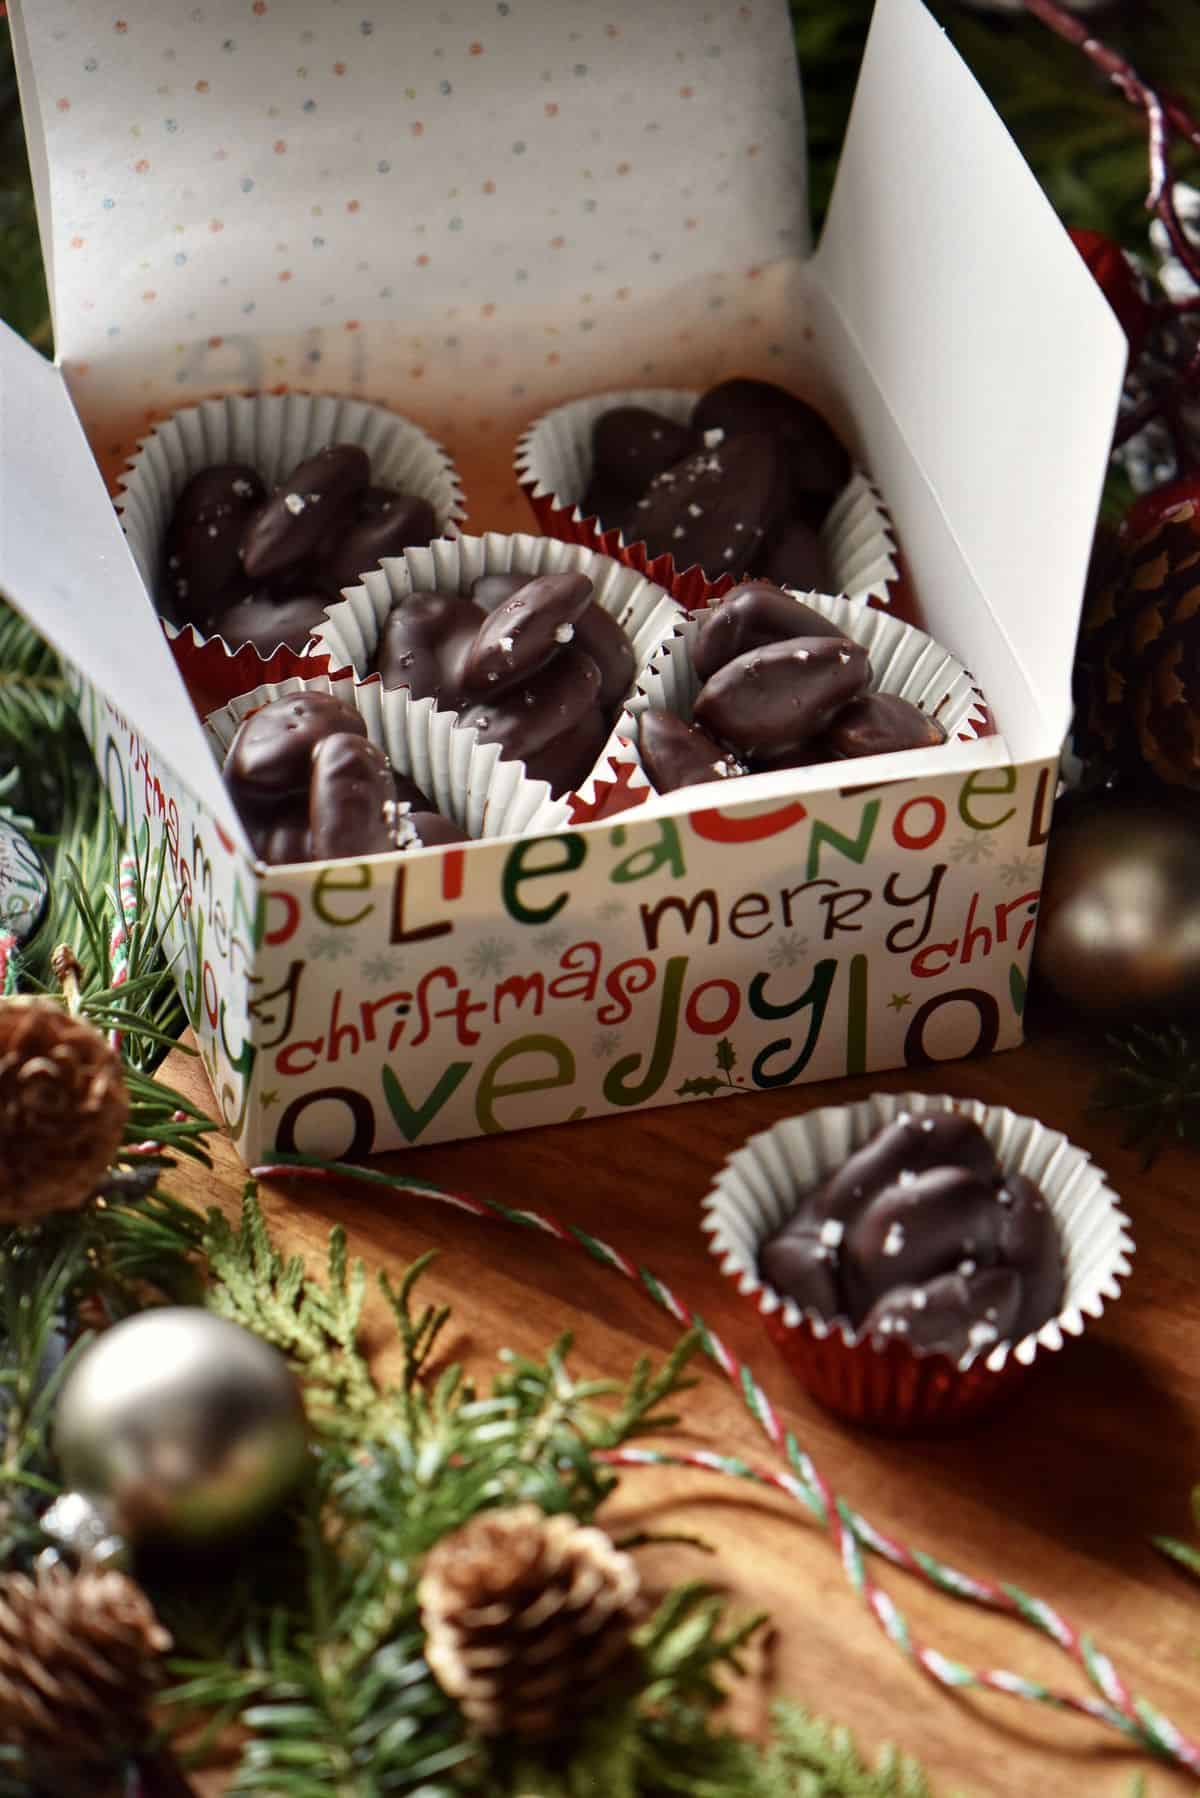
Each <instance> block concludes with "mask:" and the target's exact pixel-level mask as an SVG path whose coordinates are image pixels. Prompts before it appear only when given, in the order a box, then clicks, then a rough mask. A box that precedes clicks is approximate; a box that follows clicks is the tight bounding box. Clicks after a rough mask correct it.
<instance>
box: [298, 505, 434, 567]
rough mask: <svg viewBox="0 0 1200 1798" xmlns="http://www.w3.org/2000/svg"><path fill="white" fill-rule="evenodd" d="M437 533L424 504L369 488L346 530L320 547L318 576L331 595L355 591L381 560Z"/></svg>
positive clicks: (429, 509)
mask: <svg viewBox="0 0 1200 1798" xmlns="http://www.w3.org/2000/svg"><path fill="white" fill-rule="evenodd" d="M436 531H437V516H436V514H435V513H434V510H433V507H432V506H431V505H430V503H429V501H428V500H427V499H422V498H421V497H420V495H419V494H416V493H397V492H394V491H393V490H392V489H391V488H389V487H368V488H367V489H366V491H365V492H364V493H363V494H362V496H361V497H360V499H359V500H358V502H357V505H356V507H355V511H354V514H353V516H352V517H351V518H350V519H349V520H348V521H347V523H346V525H345V527H344V528H343V529H342V530H340V531H336V532H335V533H334V534H333V541H332V542H331V541H330V540H329V538H328V537H327V538H326V540H325V542H324V544H323V545H322V554H321V575H322V577H323V579H324V581H325V582H326V584H327V585H328V586H331V587H332V588H334V589H335V590H340V589H341V588H342V587H354V586H357V585H358V583H359V582H360V581H361V580H362V577H363V575H364V574H366V573H367V572H368V570H370V569H372V568H377V567H378V566H379V563H380V562H381V561H382V559H383V557H384V556H398V555H399V554H400V552H401V550H404V549H413V548H417V549H421V548H424V546H425V545H426V544H427V543H428V542H429V541H430V539H431V538H432V537H433V536H434V534H435V533H436Z"/></svg>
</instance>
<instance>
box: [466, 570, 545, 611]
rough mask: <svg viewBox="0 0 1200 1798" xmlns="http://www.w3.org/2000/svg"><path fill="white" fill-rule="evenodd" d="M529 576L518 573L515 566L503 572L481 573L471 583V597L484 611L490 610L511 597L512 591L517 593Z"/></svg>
mask: <svg viewBox="0 0 1200 1798" xmlns="http://www.w3.org/2000/svg"><path fill="white" fill-rule="evenodd" d="M531 578H532V577H531V576H530V575H528V574H519V573H518V572H517V570H516V569H515V568H512V569H509V570H508V571H507V573H504V574H481V575H480V576H479V578H478V580H476V581H473V582H472V583H471V598H472V599H473V600H474V601H475V603H476V604H477V605H480V606H482V607H483V609H484V611H485V612H490V611H491V610H492V608H493V607H494V606H498V605H500V604H501V603H502V602H503V601H504V600H506V599H511V598H512V596H513V594H514V593H519V592H520V591H521V588H522V587H523V586H524V585H525V583H526V581H528V580H530V579H531Z"/></svg>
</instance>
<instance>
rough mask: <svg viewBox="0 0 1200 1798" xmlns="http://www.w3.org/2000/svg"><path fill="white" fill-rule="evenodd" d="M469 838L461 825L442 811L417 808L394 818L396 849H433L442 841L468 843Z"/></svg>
mask: <svg viewBox="0 0 1200 1798" xmlns="http://www.w3.org/2000/svg"><path fill="white" fill-rule="evenodd" d="M470 840H471V839H470V837H469V836H468V835H467V833H466V831H465V830H463V829H462V827H461V825H458V824H456V823H455V822H454V819H453V818H447V817H446V816H445V815H444V814H443V813H442V812H431V811H423V810H421V809H419V808H417V809H414V810H413V811H410V812H405V813H404V815H403V816H402V817H400V818H397V820H396V847H397V849H433V848H436V847H438V846H439V845H441V844H443V843H469V842H470Z"/></svg>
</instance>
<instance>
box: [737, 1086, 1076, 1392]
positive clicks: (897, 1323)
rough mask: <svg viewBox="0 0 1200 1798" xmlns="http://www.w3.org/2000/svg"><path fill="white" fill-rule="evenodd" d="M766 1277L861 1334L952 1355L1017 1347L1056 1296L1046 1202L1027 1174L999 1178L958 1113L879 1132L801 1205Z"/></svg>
mask: <svg viewBox="0 0 1200 1798" xmlns="http://www.w3.org/2000/svg"><path fill="white" fill-rule="evenodd" d="M818 1250H822V1251H824V1253H818ZM759 1269H760V1272H761V1275H762V1277H763V1279H764V1280H766V1281H768V1282H769V1283H770V1284H771V1285H772V1286H773V1287H774V1288H775V1289H776V1290H777V1291H780V1292H783V1293H785V1294H788V1295H789V1296H792V1297H794V1298H795V1299H796V1301H797V1303H799V1304H801V1305H804V1306H809V1307H812V1308H813V1309H815V1310H817V1311H819V1313H820V1315H821V1316H823V1317H825V1318H827V1319H830V1320H831V1319H832V1318H834V1317H837V1316H842V1317H846V1318H848V1319H849V1320H850V1321H851V1323H853V1324H854V1325H855V1326H856V1328H857V1329H858V1330H859V1333H860V1334H861V1335H863V1336H867V1337H872V1338H874V1339H876V1340H879V1339H881V1338H883V1339H887V1340H892V1339H895V1340H900V1341H904V1342H907V1343H908V1344H909V1345H910V1346H911V1347H913V1348H916V1349H922V1350H936V1351H938V1352H940V1353H943V1354H947V1355H950V1356H951V1357H952V1358H953V1359H954V1360H956V1361H958V1360H962V1359H963V1358H964V1357H966V1356H972V1355H976V1354H985V1353H986V1352H987V1351H988V1350H989V1349H990V1348H991V1347H992V1346H993V1345H994V1344H996V1343H997V1342H1009V1341H1017V1340H1019V1339H1020V1338H1021V1337H1023V1336H1025V1335H1027V1334H1028V1333H1029V1332H1030V1331H1031V1330H1036V1329H1038V1328H1039V1327H1040V1326H1041V1325H1042V1324H1043V1323H1045V1322H1046V1321H1047V1320H1048V1319H1049V1318H1051V1317H1053V1316H1054V1314H1055V1312H1056V1311H1057V1310H1058V1308H1059V1305H1060V1304H1061V1301H1062V1287H1063V1269H1062V1253H1061V1249H1060V1246H1059V1242H1058V1235H1057V1231H1056V1229H1055V1226H1054V1219H1053V1217H1052V1216H1051V1213H1050V1209H1049V1207H1048V1206H1047V1204H1046V1201H1045V1199H1044V1198H1043V1196H1042V1194H1041V1193H1040V1192H1039V1191H1038V1189H1037V1188H1036V1186H1034V1185H1033V1184H1032V1182H1030V1181H1029V1180H1027V1179H1026V1178H1025V1177H1024V1176H1023V1175H1020V1174H1010V1175H1007V1176H1002V1175H1001V1173H1000V1170H999V1169H998V1167H997V1165H996V1160H995V1155H994V1152H993V1150H992V1147H991V1144H990V1142H989V1141H988V1139H987V1138H986V1137H985V1136H984V1134H983V1132H982V1131H981V1130H980V1129H979V1127H978V1126H977V1125H976V1124H974V1123H973V1122H972V1121H971V1120H970V1119H968V1118H966V1117H964V1116H962V1115H961V1114H959V1113H956V1112H930V1113H926V1114H923V1115H921V1116H912V1115H910V1114H907V1113H904V1114H901V1116H899V1117H898V1118H896V1119H895V1120H894V1121H893V1122H892V1123H890V1124H888V1125H886V1126H885V1127H884V1128H883V1129H882V1130H880V1131H877V1132H876V1134H875V1135H874V1136H873V1137H871V1138H870V1139H869V1140H868V1141H867V1142H866V1143H864V1144H863V1145H862V1146H861V1147H860V1148H859V1149H857V1150H856V1151H855V1152H854V1154H853V1155H851V1156H849V1157H848V1159H847V1160H846V1161H845V1162H844V1163H843V1164H842V1166H841V1167H840V1168H838V1169H837V1170H836V1171H835V1172H834V1173H833V1174H831V1175H830V1176H829V1177H828V1178H827V1179H825V1180H823V1181H821V1182H820V1184H819V1185H818V1186H816V1187H814V1188H812V1189H811V1190H810V1191H809V1192H807V1193H805V1194H804V1195H803V1196H802V1197H801V1200H800V1203H799V1206H798V1208H797V1210H796V1213H795V1215H794V1216H793V1217H792V1218H791V1219H790V1220H789V1222H788V1223H787V1224H786V1225H785V1227H784V1228H783V1230H781V1231H779V1232H778V1233H777V1234H776V1236H775V1237H774V1238H772V1239H771V1240H770V1241H769V1242H767V1243H765V1244H764V1245H763V1248H762V1251H761V1253H760V1256H759ZM829 1282H831V1283H832V1285H833V1287H834V1290H835V1298H834V1299H833V1301H832V1302H831V1301H830V1299H829V1297H828V1283H829ZM822 1295H824V1296H822Z"/></svg>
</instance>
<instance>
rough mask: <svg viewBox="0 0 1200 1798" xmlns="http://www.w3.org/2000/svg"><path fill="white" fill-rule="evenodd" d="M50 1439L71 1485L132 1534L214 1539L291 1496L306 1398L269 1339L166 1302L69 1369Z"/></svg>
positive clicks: (119, 1328) (302, 1443)
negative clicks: (51, 1438) (267, 1340)
mask: <svg viewBox="0 0 1200 1798" xmlns="http://www.w3.org/2000/svg"><path fill="white" fill-rule="evenodd" d="M54 1444H55V1448H56V1450H57V1453H58V1457H59V1461H60V1464H61V1469H62V1474H63V1477H64V1480H65V1482H66V1483H67V1485H68V1486H70V1487H72V1488H73V1489H75V1490H76V1491H79V1492H82V1493H85V1494H86V1495H87V1496H88V1497H89V1498H92V1499H94V1500H96V1501H97V1502H98V1504H99V1505H100V1506H101V1507H102V1508H103V1509H104V1510H105V1511H106V1512H107V1514H108V1515H109V1516H110V1517H111V1518H112V1521H113V1525H114V1527H115V1528H116V1529H117V1530H118V1531H119V1532H120V1533H121V1534H123V1535H125V1536H128V1537H130V1538H132V1539H134V1540H139V1539H149V1540H153V1541H160V1542H171V1543H178V1544H189V1543H194V1544H201V1543H213V1542H218V1541H220V1540H222V1539H224V1538H226V1537H229V1536H234V1535H237V1534H238V1533H239V1532H241V1531H243V1530H245V1529H247V1528H249V1527H250V1526H251V1525H253V1524H255V1523H257V1522H259V1521H260V1520H261V1519H262V1518H263V1517H264V1516H266V1514H267V1513H268V1512H270V1511H271V1510H273V1509H274V1508H275V1506H276V1505H277V1504H279V1502H280V1501H281V1500H282V1499H283V1498H284V1497H286V1495H287V1493H288V1492H289V1491H290V1490H291V1489H292V1487H293V1486H294V1485H295V1484H296V1482H297V1480H298V1479H299V1477H300V1475H301V1472H302V1471H303V1468H304V1464H305V1460H306V1458H307V1452H308V1429H307V1424H306V1421H305V1415H304V1401H303V1399H302V1397H301V1393H300V1389H299V1387H298V1385H297V1383H296V1381H295V1379H294V1378H293V1376H292V1373H291V1370H290V1368H289V1367H288V1365H287V1362H286V1361H285V1360H284V1358H283V1356H282V1355H280V1354H279V1353H278V1352H277V1351H276V1350H275V1349H273V1348H272V1347H271V1346H270V1344H269V1343H266V1342H263V1341H262V1340H261V1339H260V1338H259V1337H257V1336H255V1335H253V1334H251V1332H250V1331H249V1330H244V1329H243V1328H242V1327H241V1325H240V1324H235V1323H231V1322H230V1321H229V1320H228V1319H227V1318H223V1317H216V1316H214V1314H213V1313H212V1312H211V1311H204V1310H200V1309H199V1308H193V1307H189V1306H171V1307H164V1308H162V1309H160V1310H151V1311H142V1312H139V1313H138V1314H137V1316H135V1317H129V1318H126V1319H125V1320H124V1321H123V1322H122V1323H119V1324H115V1325H114V1326H113V1327H112V1329H110V1330H106V1331H105V1332H104V1334H103V1335H102V1336H100V1337H98V1338H97V1339H96V1341H95V1342H94V1343H92V1345H91V1347H90V1348H88V1349H86V1350H85V1351H84V1353H83V1355H82V1356H81V1357H80V1359H79V1360H78V1361H77V1362H76V1364H75V1366H74V1367H73V1368H72V1369H71V1371H70V1373H69V1374H68V1375H67V1378H66V1380H65V1381H64V1383H63V1388H62V1391H61V1393H60V1395H59V1399H58V1405H57V1409H56V1413H55V1424H54Z"/></svg>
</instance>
